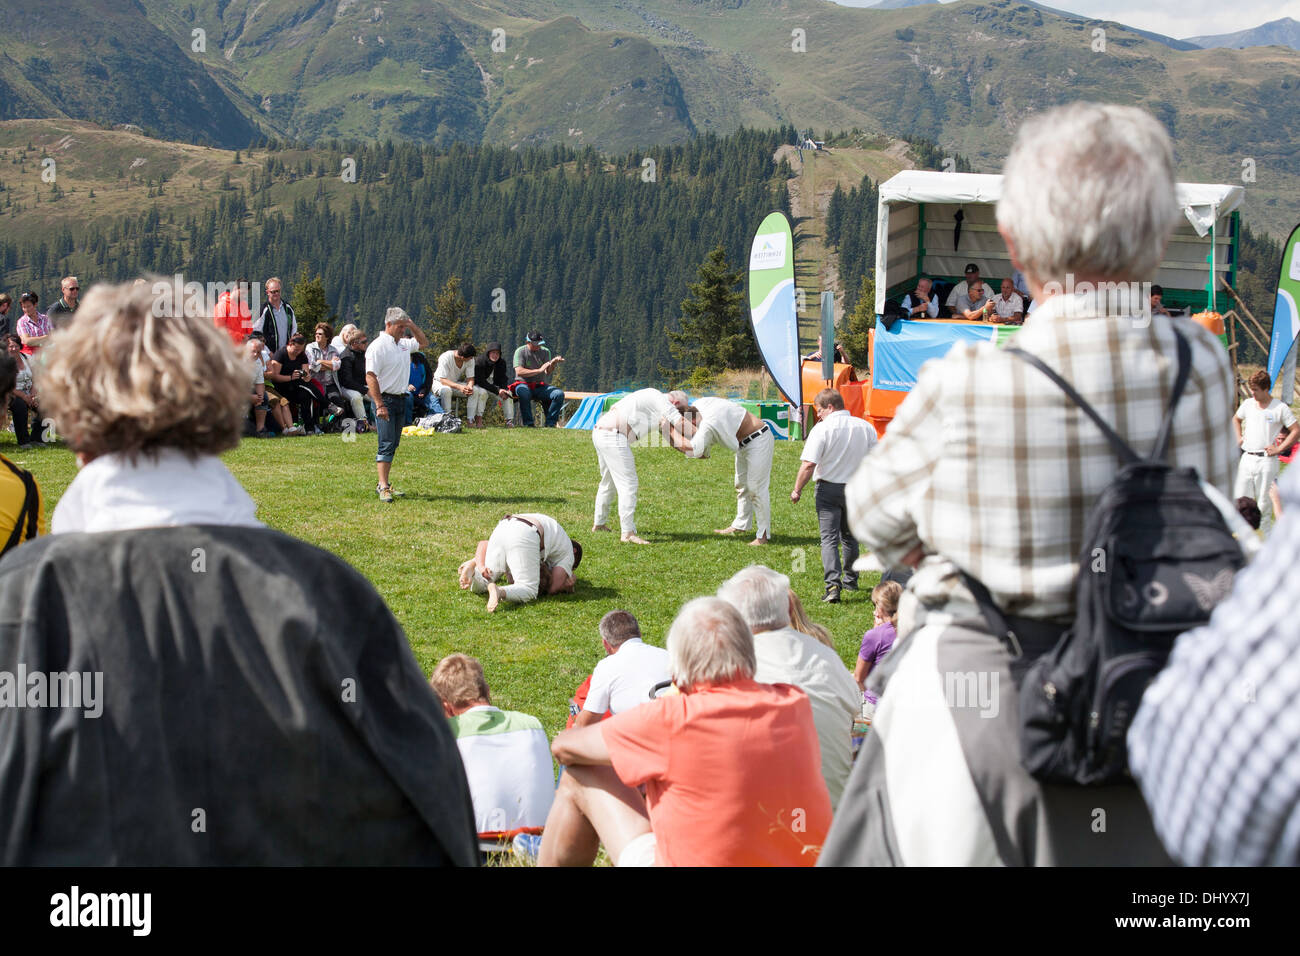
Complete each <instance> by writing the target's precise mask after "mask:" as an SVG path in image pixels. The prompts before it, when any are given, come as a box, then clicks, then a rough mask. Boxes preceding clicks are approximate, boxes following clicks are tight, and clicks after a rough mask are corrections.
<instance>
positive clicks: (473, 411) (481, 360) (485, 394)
mask: <svg viewBox="0 0 1300 956" xmlns="http://www.w3.org/2000/svg"><path fill="white" fill-rule="evenodd" d="M472 377H473V379H474V391H473V394H471V395H470V397H469V402H468V403H467V404H466V409H465V418H466V419H467V421H468V422H469V425H470V427H471V428H482V427H484V426H483V412H484V410H486V409H487V406H488V402H490V401H492V400H493V399H499V400H500V404H501V414H502V415H504V416H505V420H506V427H507V428H513V427H514V425H515V400H514V398H513V397H511V395H510V370H509V369H508V368H507V367H506V360H505V359H504V358H502V357H501V343H500V342H489V343H488V345H487V348H486V349H485V350H484V351H483V354H482V355H480V356H479V357H478V358H476V359H475V360H474V374H473V376H472Z"/></svg>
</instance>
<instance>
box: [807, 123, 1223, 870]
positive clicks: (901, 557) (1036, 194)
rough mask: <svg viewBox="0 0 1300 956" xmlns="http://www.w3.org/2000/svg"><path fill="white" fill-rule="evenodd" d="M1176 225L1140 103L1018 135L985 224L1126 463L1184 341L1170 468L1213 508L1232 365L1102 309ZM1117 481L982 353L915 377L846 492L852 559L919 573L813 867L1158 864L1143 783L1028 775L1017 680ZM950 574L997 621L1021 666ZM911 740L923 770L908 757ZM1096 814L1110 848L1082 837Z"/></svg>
mask: <svg viewBox="0 0 1300 956" xmlns="http://www.w3.org/2000/svg"><path fill="white" fill-rule="evenodd" d="M1179 209H1180V207H1179V203H1178V200H1177V197H1176V194H1175V185H1174V162H1173V148H1172V146H1171V144H1170V142H1169V136H1168V134H1167V133H1166V132H1165V130H1164V127H1163V126H1162V125H1161V124H1160V123H1159V122H1158V121H1156V119H1155V118H1154V117H1152V116H1151V115H1150V114H1149V113H1146V112H1144V111H1142V110H1140V109H1137V108H1134V107H1128V106H1112V105H1099V104H1094V103H1073V104H1070V105H1069V106H1064V107H1058V108H1056V109H1052V110H1047V111H1044V112H1042V113H1039V114H1035V115H1034V116H1032V117H1030V118H1029V119H1028V120H1026V121H1025V123H1024V124H1023V125H1022V126H1021V128H1020V132H1019V135H1018V136H1017V138H1016V142H1015V145H1014V146H1013V147H1012V150H1011V154H1010V156H1009V157H1008V158H1007V162H1006V165H1005V167H1004V176H1003V191H1002V198H1001V200H1000V201H999V203H998V210H997V216H998V229H999V231H1000V232H1001V234H1002V237H1003V239H1004V240H1005V242H1006V245H1007V249H1008V250H1009V252H1010V254H1011V258H1012V261H1013V262H1014V263H1015V264H1016V265H1017V266H1019V267H1020V268H1022V269H1024V271H1025V275H1026V278H1027V280H1028V282H1029V287H1030V289H1031V291H1032V292H1033V294H1034V299H1035V300H1036V301H1038V302H1040V303H1041V304H1040V305H1039V307H1038V308H1037V309H1036V310H1035V311H1034V312H1033V313H1032V314H1031V315H1030V316H1029V317H1028V318H1027V319H1026V320H1025V324H1024V326H1023V327H1022V328H1021V329H1020V331H1019V332H1018V333H1017V334H1016V344H1017V346H1018V347H1019V348H1020V349H1022V350H1023V351H1025V352H1027V353H1029V354H1031V355H1034V356H1036V357H1037V358H1038V359H1039V360H1040V361H1042V362H1043V363H1044V364H1046V365H1047V366H1049V367H1051V368H1053V369H1055V370H1057V371H1058V372H1059V373H1060V374H1061V375H1062V376H1064V377H1066V378H1067V379H1068V380H1069V381H1070V382H1071V384H1072V385H1073V387H1074V388H1075V389H1077V391H1078V393H1079V394H1080V395H1081V396H1082V398H1083V399H1084V400H1085V401H1086V402H1088V403H1089V404H1090V405H1091V406H1092V407H1093V408H1094V409H1095V410H1096V411H1097V413H1098V415H1100V416H1101V417H1102V418H1103V419H1105V420H1106V421H1107V423H1108V424H1109V426H1110V427H1111V428H1113V429H1114V430H1115V431H1116V432H1117V433H1118V434H1119V436H1120V438H1121V439H1122V440H1123V441H1124V442H1125V443H1127V444H1128V445H1129V446H1131V447H1132V448H1134V449H1136V450H1137V451H1138V453H1139V454H1149V453H1150V450H1151V449H1153V448H1154V447H1155V446H1156V438H1157V435H1158V434H1159V433H1160V432H1161V429H1162V424H1163V423H1164V421H1165V414H1166V409H1167V408H1168V407H1169V401H1170V398H1171V396H1172V394H1173V389H1174V382H1175V379H1176V377H1177V374H1178V367H1179V364H1180V363H1179V361H1178V359H1177V356H1178V353H1179V346H1178V339H1177V337H1176V333H1177V332H1181V333H1182V335H1183V336H1184V338H1185V339H1186V341H1187V344H1188V345H1190V350H1191V355H1190V374H1189V376H1188V378H1187V383H1186V390H1185V391H1184V393H1183V395H1182V399H1181V401H1179V403H1178V405H1177V407H1176V409H1175V411H1174V415H1173V422H1172V427H1171V429H1170V432H1169V445H1168V455H1167V461H1168V462H1169V464H1170V465H1171V466H1172V467H1175V468H1194V469H1196V472H1197V473H1198V474H1199V475H1200V476H1202V477H1203V478H1204V480H1205V481H1207V482H1208V483H1210V484H1212V485H1214V486H1215V487H1216V488H1218V489H1219V490H1220V491H1221V492H1222V491H1223V490H1225V489H1227V488H1228V486H1229V483H1230V479H1231V461H1230V455H1231V452H1232V444H1231V441H1230V439H1229V438H1228V435H1229V434H1230V433H1229V431H1228V419H1229V418H1230V417H1231V415H1232V407H1233V406H1232V389H1233V386H1232V371H1231V369H1230V368H1229V365H1228V356H1227V353H1226V352H1225V351H1224V349H1223V346H1222V345H1221V344H1220V343H1219V341H1218V339H1217V338H1215V337H1214V336H1213V335H1211V334H1210V333H1209V332H1208V331H1206V330H1205V329H1204V328H1202V327H1201V326H1199V325H1196V324H1194V323H1186V324H1184V325H1183V326H1182V327H1181V328H1178V329H1175V326H1174V324H1173V322H1171V321H1170V320H1169V319H1167V318H1165V317H1163V316H1156V317H1154V318H1152V319H1150V320H1148V318H1147V317H1146V316H1145V315H1144V313H1146V311H1147V303H1146V301H1145V299H1144V297H1142V296H1141V295H1134V296H1131V297H1128V296H1125V297H1121V298H1120V299H1119V300H1118V302H1117V304H1118V305H1119V306H1121V308H1120V310H1119V312H1118V314H1116V309H1115V307H1114V306H1113V305H1112V300H1111V297H1110V295H1109V291H1108V290H1110V289H1111V288H1112V286H1111V285H1109V284H1110V283H1118V284H1122V285H1123V286H1124V287H1125V288H1129V287H1130V283H1134V282H1136V281H1137V280H1138V278H1139V277H1141V276H1144V275H1150V274H1151V272H1152V271H1153V270H1154V269H1155V268H1156V266H1157V265H1158V263H1159V262H1160V260H1161V258H1162V256H1163V254H1164V250H1165V246H1166V243H1167V241H1168V238H1169V235H1170V232H1171V231H1172V229H1173V226H1174V224H1175V223H1176V222H1177V221H1178V220H1179V219H1180V218H1181V213H1180V211H1179ZM1044 210H1050V214H1047V213H1045V212H1044ZM1070 276H1089V277H1091V279H1092V281H1093V282H1094V283H1095V285H1094V288H1093V289H1092V290H1091V291H1089V290H1086V289H1085V290H1083V291H1078V292H1075V293H1073V294H1069V295H1067V294H1065V293H1064V291H1063V290H1064V289H1065V287H1066V286H1067V284H1068V282H1067V280H1068V277H1070ZM1119 468H1120V461H1119V459H1118V458H1117V456H1116V454H1115V451H1114V448H1113V447H1112V445H1111V444H1110V441H1109V440H1108V439H1107V438H1106V437H1105V435H1104V434H1103V433H1102V431H1101V430H1100V429H1099V428H1097V427H1096V425H1095V424H1094V423H1093V422H1092V421H1091V420H1090V419H1088V418H1087V416H1086V414H1085V413H1084V412H1083V411H1082V410H1081V408H1080V407H1079V406H1078V405H1077V404H1076V403H1075V402H1074V401H1072V400H1071V399H1070V398H1069V397H1068V396H1067V395H1066V394H1065V393H1064V392H1063V391H1062V390H1061V389H1060V388H1059V387H1058V386H1057V385H1056V384H1055V383H1054V382H1053V381H1052V380H1051V379H1049V378H1048V377H1047V376H1046V375H1044V374H1042V372H1040V371H1038V370H1037V369H1035V368H1032V367H1030V365H1029V364H1028V363H1027V362H1025V361H1024V360H1023V359H1021V358H1019V357H1017V356H1016V355H1014V354H1011V353H1009V352H1007V351H1006V350H1004V349H1000V348H998V347H997V346H996V345H995V344H994V343H992V342H983V343H979V344H975V343H970V344H958V345H955V346H953V348H952V350H951V351H949V352H948V353H947V354H946V355H945V356H944V357H943V358H941V359H937V360H935V361H931V362H927V363H926V364H925V366H924V368H922V370H921V372H920V374H919V375H918V377H917V383H916V387H915V388H914V389H913V390H912V393H911V394H910V395H909V396H908V397H907V400H906V401H905V402H903V404H902V405H900V406H899V408H898V414H897V415H896V416H895V418H894V420H893V421H892V422H891V423H890V425H889V431H888V432H887V433H886V435H885V437H884V439H883V440H882V441H881V444H880V447H879V448H878V449H876V451H874V452H872V454H871V456H870V457H869V458H868V459H867V461H866V463H865V464H864V465H863V467H861V468H859V469H858V472H857V474H856V475H855V476H854V478H853V481H852V484H851V485H850V487H849V490H848V503H849V510H850V514H851V518H852V524H853V530H854V533H855V534H857V535H858V537H859V539H860V540H861V541H862V542H863V544H864V545H866V546H867V547H869V548H870V549H871V552H872V554H873V555H874V556H875V557H877V558H878V559H879V560H880V562H881V563H882V564H883V565H884V566H885V567H894V566H897V565H901V564H907V565H910V566H913V567H915V568H916V573H915V575H913V577H912V579H911V581H909V582H908V585H907V591H906V592H905V594H904V595H903V598H902V602H901V607H900V611H899V622H900V627H899V633H898V639H899V643H898V644H897V645H896V646H895V647H894V650H893V651H891V652H890V654H889V656H888V657H887V658H886V659H885V660H884V662H883V663H882V664H881V665H879V672H880V673H879V676H877V677H874V678H873V680H872V686H873V687H874V688H878V689H883V693H881V695H880V705H879V707H878V708H877V710H876V715H875V720H874V721H873V723H872V733H871V734H870V735H869V736H868V737H867V738H866V740H865V742H864V743H863V745H862V749H861V751H860V752H859V753H858V759H857V763H856V765H855V767H854V771H853V775H852V777H851V778H850V780H849V786H848V789H847V791H846V793H845V798H844V803H842V804H841V805H840V811H839V815H838V816H837V818H836V820H835V824H834V826H833V827H832V831H831V835H830V838H829V840H828V842H827V845H826V850H825V851H824V852H823V856H822V862H823V863H824V864H825V863H832V864H866V865H874V864H885V865H888V864H899V863H901V864H909V865H918V864H919V865H969V864H983V865H997V864H1003V865H1007V866H1014V865H1027V866H1033V865H1051V864H1058V865H1080V864H1088V865H1120V864H1126V863H1127V864H1134V863H1145V864H1155V863H1164V862H1167V856H1166V854H1165V853H1164V851H1163V849H1162V848H1161V846H1160V843H1159V841H1158V840H1157V839H1156V835H1155V832H1154V830H1153V829H1152V826H1151V817H1150V814H1149V812H1148V811H1147V809H1146V807H1145V806H1144V804H1143V802H1142V797H1141V794H1139V793H1138V791H1137V788H1136V787H1134V786H1132V785H1130V784H1120V785H1114V786H1106V787H1088V788H1083V787H1065V786H1055V785H1051V784H1043V783H1040V782H1039V781H1038V780H1037V779H1036V778H1035V777H1033V776H1031V775H1030V774H1029V773H1028V772H1027V771H1026V770H1025V769H1024V767H1023V766H1022V765H1021V762H1020V743H1019V733H1020V719H1019V702H1018V694H1017V680H1016V678H1015V676H1014V675H1013V670H1012V668H1013V664H1014V666H1015V668H1016V673H1022V672H1023V671H1022V668H1023V667H1024V666H1027V665H1028V664H1030V663H1031V662H1032V661H1033V660H1035V659H1036V658H1038V657H1040V656H1041V655H1042V654H1044V653H1048V652H1049V651H1050V650H1051V649H1052V648H1053V647H1054V646H1056V644H1057V643H1058V642H1059V640H1060V638H1061V635H1062V634H1063V632H1064V631H1065V630H1066V629H1067V628H1069V627H1070V626H1071V625H1072V624H1073V621H1074V615H1075V611H1076V608H1075V586H1076V581H1077V578H1078V575H1079V573H1080V571H1081V567H1080V564H1079V553H1080V551H1081V549H1082V547H1083V542H1084V528H1085V524H1086V522H1087V520H1088V518H1089V515H1090V514H1091V513H1092V509H1093V507H1094V505H1095V504H1096V502H1097V499H1098V497H1099V496H1100V495H1101V493H1102V491H1103V490H1104V489H1106V488H1107V487H1108V486H1109V485H1110V484H1111V482H1112V481H1113V480H1114V479H1115V477H1116V475H1117V474H1118V472H1119ZM963 573H964V574H966V575H969V576H970V577H971V578H973V579H976V580H978V581H980V582H982V583H983V585H984V586H985V588H987V590H988V592H989V593H990V595H991V601H992V603H993V604H995V605H997V607H998V608H999V609H1000V610H1001V612H1002V613H1003V614H1004V615H1005V616H1006V618H1007V621H1008V623H1009V625H1010V627H1011V629H1012V630H1013V631H1014V633H1015V635H1016V639H1017V640H1016V642H1015V643H1016V646H1017V647H1018V648H1019V649H1020V653H1019V655H1018V656H1017V657H1016V658H1015V659H1014V660H1013V657H1012V652H1011V651H1009V650H1008V649H1007V645H1006V643H1004V638H1005V635H995V634H993V633H991V629H990V626H989V625H988V624H987V623H986V621H985V619H984V616H983V614H982V613H981V611H980V608H979V604H978V603H977V601H976V600H975V598H974V596H973V595H972V593H971V592H970V590H969V588H968V587H966V586H965V585H964V583H963V581H964V579H963V578H962V576H961V575H962V574H963ZM1008 643H1009V642H1008ZM963 675H967V676H968V677H969V678H970V679H969V680H967V681H966V682H965V683H966V687H967V688H968V689H969V688H971V682H972V681H974V679H975V677H976V676H978V677H979V680H980V684H979V685H978V686H976V687H975V688H974V689H973V690H974V692H973V693H970V692H968V691H967V690H962V691H960V692H957V691H956V690H954V678H956V679H961V678H962V676H963ZM1199 729H1200V730H1201V731H1204V729H1205V727H1204V725H1201V726H1200V727H1199ZM940 741H944V743H942V744H940V743H939V742H940ZM918 747H924V748H925V759H924V760H912V761H910V762H906V766H905V765H904V762H900V760H901V759H902V758H903V755H904V754H908V755H915V754H916V753H917V752H918V750H917V748H918ZM882 794H887V795H888V799H887V800H882V796H881V795H882ZM1213 805H1214V806H1220V804H1213ZM1097 807H1104V808H1105V812H1106V827H1105V830H1104V831H1102V830H1099V829H1098V828H1096V827H1095V826H1092V827H1090V826H1089V825H1088V821H1089V818H1090V815H1091V819H1093V820H1096V819H1097V817H1096V815H1095V811H1094V808H1097ZM922 820H924V823H923V824H922V823H921V821H922Z"/></svg>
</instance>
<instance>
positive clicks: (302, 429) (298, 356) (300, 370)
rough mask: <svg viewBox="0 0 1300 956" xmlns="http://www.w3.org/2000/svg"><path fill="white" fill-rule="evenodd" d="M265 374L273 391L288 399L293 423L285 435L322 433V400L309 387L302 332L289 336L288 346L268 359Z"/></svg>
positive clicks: (304, 339)
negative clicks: (274, 387)
mask: <svg viewBox="0 0 1300 956" xmlns="http://www.w3.org/2000/svg"><path fill="white" fill-rule="evenodd" d="M266 374H267V375H268V376H269V377H270V379H271V381H272V382H274V383H275V384H276V391H278V392H279V393H280V394H281V395H283V396H284V397H285V398H287V399H288V400H289V408H290V409H291V411H292V412H293V418H294V421H295V422H300V423H301V424H295V425H294V426H293V427H292V428H290V429H289V430H288V431H286V432H285V434H286V435H306V434H307V433H308V432H312V433H313V434H316V435H319V434H321V430H320V426H319V425H318V424H317V423H318V421H319V419H320V413H321V406H322V401H321V398H320V396H319V395H318V394H317V392H316V390H315V389H314V388H312V387H311V368H310V367H309V365H308V361H307V337H306V336H305V335H303V334H302V333H301V332H294V333H293V334H292V335H291V336H289V341H288V343H287V344H286V345H285V346H284V347H283V348H281V349H280V350H279V351H278V352H276V353H275V355H273V356H272V357H271V361H270V362H268V363H267V365H266Z"/></svg>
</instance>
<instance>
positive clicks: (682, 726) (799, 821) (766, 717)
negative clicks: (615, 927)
mask: <svg viewBox="0 0 1300 956" xmlns="http://www.w3.org/2000/svg"><path fill="white" fill-rule="evenodd" d="M668 658H669V663H670V665H671V667H672V674H673V684H674V686H675V687H676V688H677V690H678V691H679V693H678V694H669V695H668V696H665V697H660V698H657V699H655V700H652V701H649V702H647V703H644V704H642V705H641V706H639V707H633V708H632V709H631V710H625V711H623V712H621V713H618V714H615V715H614V716H613V717H610V718H609V719H608V720H604V721H601V722H600V723H597V724H591V725H589V726H586V727H580V728H574V729H572V730H566V731H564V732H563V733H561V734H559V736H557V737H556V738H555V741H554V742H553V743H552V745H551V752H552V753H553V754H554V755H555V758H556V759H557V760H558V761H560V762H561V763H562V764H564V765H565V773H564V775H563V776H562V777H561V778H560V784H559V789H558V791H557V792H556V794H555V802H554V803H553V804H552V805H551V813H550V816H549V817H547V820H546V830H545V833H544V835H543V837H542V846H541V852H540V854H539V856H538V860H537V862H538V864H539V865H541V866H588V865H590V864H591V862H592V861H593V860H594V859H595V857H596V853H597V850H598V849H599V846H600V844H601V843H604V844H605V849H606V850H607V851H608V853H609V855H610V857H611V858H612V859H613V860H614V861H615V862H616V864H617V865H618V866H650V865H657V866H811V865H812V864H813V863H814V862H815V861H816V858H817V853H818V850H819V848H820V846H821V844H822V841H823V837H824V835H825V833H826V831H827V828H828V827H829V826H830V820H831V804H830V797H829V796H828V795H827V793H826V784H825V783H823V781H822V775H821V768H820V762H819V760H818V749H817V730H816V727H815V726H814V724H813V715H812V708H811V707H810V706H809V703H808V698H807V697H806V696H805V695H804V693H803V691H801V690H799V689H798V688H797V687H792V686H790V685H788V684H762V683H758V682H757V681H756V680H755V679H754V671H755V666H756V662H755V657H754V641H753V639H752V638H751V637H750V634H749V628H748V627H747V626H746V625H745V622H744V620H743V619H742V618H741V617H740V615H739V614H738V613H737V612H736V610H735V608H733V607H732V606H731V605H730V604H728V603H727V602H725V601H721V600H719V599H718V598H712V597H703V598H696V599H695V600H693V601H688V602H687V603H686V604H685V605H683V607H682V609H681V610H680V611H679V612H678V614H677V617H676V619H675V620H674V621H673V624H672V627H671V628H670V629H669V631H668ZM641 786H644V788H645V797H644V798H643V797H642V796H641V794H640V793H639V792H638V791H637V790H636V789H634V788H636V787H641Z"/></svg>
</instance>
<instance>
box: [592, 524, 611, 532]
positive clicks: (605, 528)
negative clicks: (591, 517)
mask: <svg viewBox="0 0 1300 956" xmlns="http://www.w3.org/2000/svg"><path fill="white" fill-rule="evenodd" d="M591 530H592V531H609V532H612V531H613V530H614V529H613V528H611V527H610V526H609V525H607V524H596V525H592V526H591Z"/></svg>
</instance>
